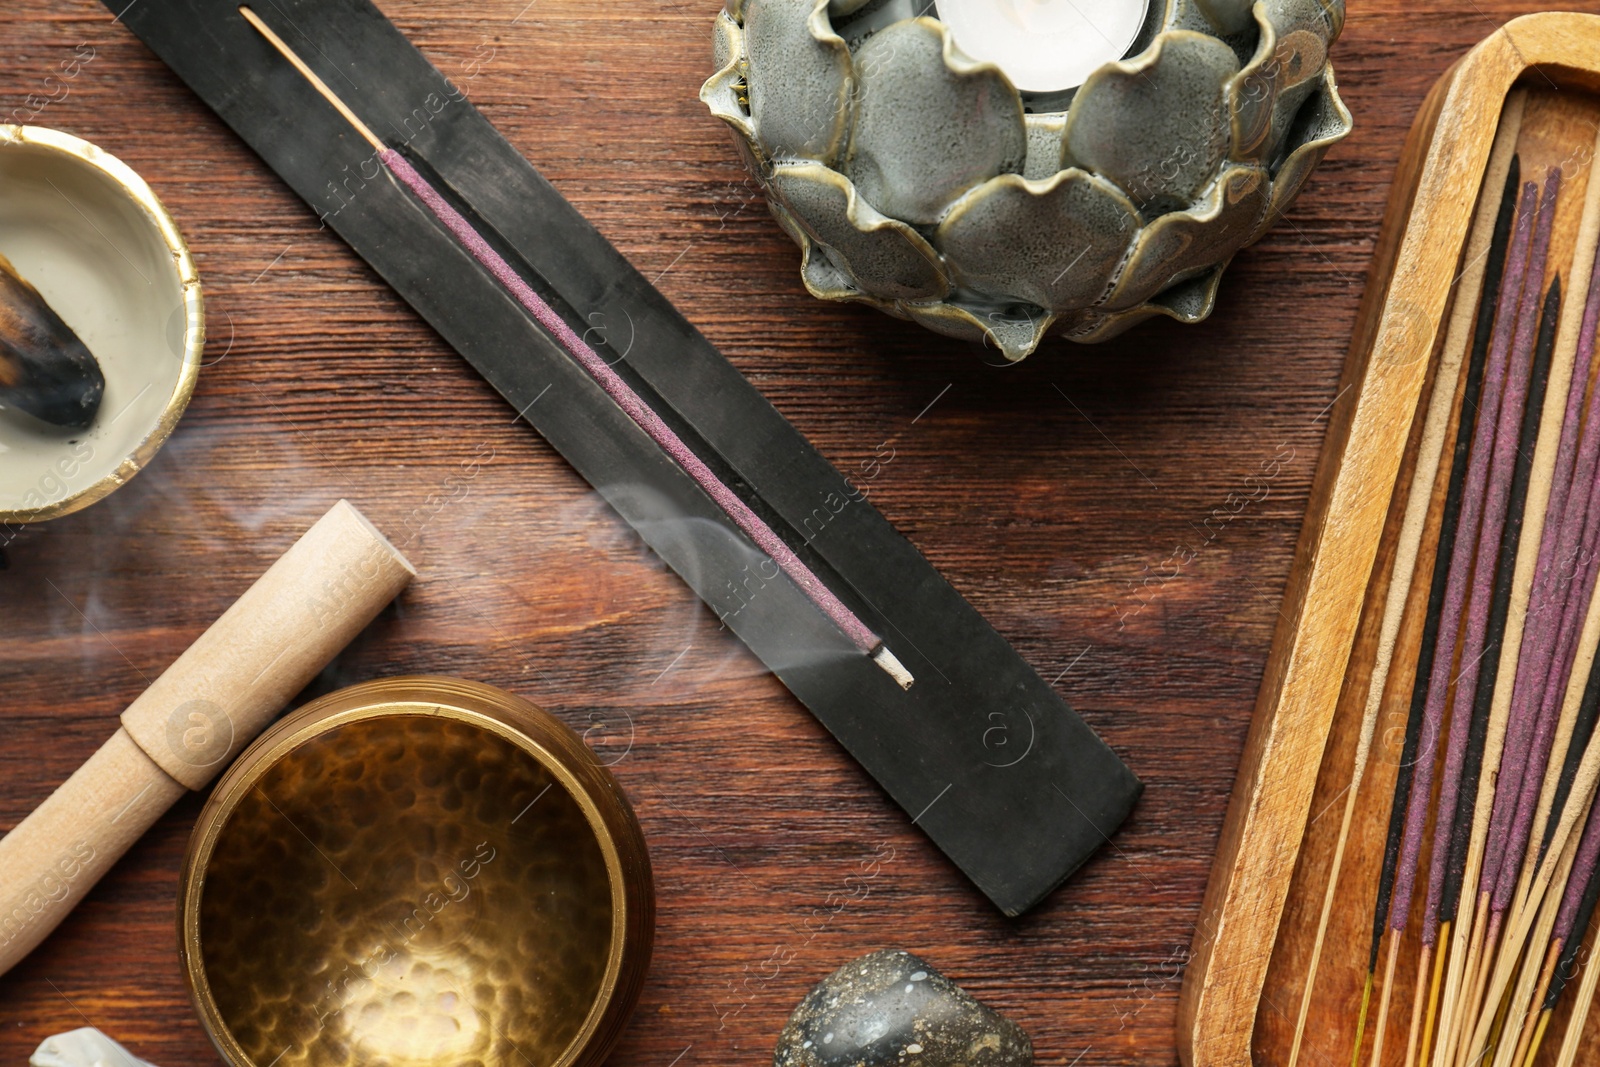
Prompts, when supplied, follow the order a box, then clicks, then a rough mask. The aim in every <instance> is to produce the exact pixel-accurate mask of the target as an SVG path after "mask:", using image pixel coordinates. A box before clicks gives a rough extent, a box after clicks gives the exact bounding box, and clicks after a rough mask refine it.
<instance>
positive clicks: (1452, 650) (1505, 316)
mask: <svg viewBox="0 0 1600 1067" xmlns="http://www.w3.org/2000/svg"><path fill="white" fill-rule="evenodd" d="M1538 197H1539V188H1538V186H1537V185H1536V184H1534V183H1533V182H1528V183H1527V184H1526V185H1524V186H1523V189H1522V202H1521V204H1519V205H1518V208H1517V225H1516V231H1515V235H1514V236H1513V238H1512V245H1511V252H1510V255H1509V257H1508V259H1507V263H1506V274H1505V280H1504V282H1502V284H1501V287H1500V293H1499V296H1498V305H1499V306H1498V309H1497V311H1496V313H1495V327H1494V341H1493V344H1492V345H1491V347H1490V349H1489V361H1488V364H1487V365H1486V366H1485V368H1484V375H1483V397H1482V401H1481V404H1480V406H1479V412H1478V419H1477V424H1476V426H1475V427H1474V428H1473V440H1472V452H1471V453H1470V455H1469V457H1468V460H1467V482H1466V486H1465V489H1464V491H1463V493H1462V494H1461V518H1460V524H1459V527H1458V529H1459V532H1458V534H1457V536H1456V543H1455V546H1454V548H1453V549H1452V551H1451V556H1450V571H1449V578H1448V579H1447V583H1446V587H1445V599H1444V610H1443V611H1442V612H1441V613H1440V617H1439V635H1438V641H1437V645H1436V651H1435V653H1434V659H1433V668H1432V671H1431V673H1430V674H1429V677H1428V699H1427V703H1426V705H1425V706H1424V709H1423V720H1422V738H1421V743H1420V744H1419V746H1418V749H1417V766H1416V773H1415V774H1414V775H1413V777H1412V779H1411V795H1410V796H1409V797H1408V798H1407V800H1406V830H1405V837H1404V839H1403V840H1402V842H1401V845H1400V867H1399V870H1398V871H1397V872H1396V874H1395V883H1394V896H1393V898H1392V900H1391V903H1390V907H1389V927H1390V929H1392V930H1395V931H1400V930H1404V929H1405V927H1406V922H1407V919H1408V918H1409V916H1410V912H1411V895H1412V892H1413V891H1414V890H1415V888H1416V879H1417V868H1418V866H1419V865H1420V858H1421V853H1422V836H1423V832H1424V830H1425V829H1426V828H1427V822H1428V800H1429V799H1430V797H1431V796H1432V794H1433V775H1434V752H1435V750H1436V749H1437V747H1438V743H1439V731H1440V726H1441V723H1442V720H1443V718H1444V705H1445V696H1446V694H1447V692H1448V691H1449V687H1450V672H1451V670H1453V669H1454V666H1455V659H1456V640H1457V637H1458V635H1459V632H1460V625H1461V614H1462V608H1463V606H1464V602H1465V600H1466V594H1467V582H1468V579H1469V577H1470V575H1471V572H1472V557H1473V552H1474V550H1475V549H1476V547H1477V540H1478V539H1477V538H1476V537H1475V536H1473V535H1474V534H1475V533H1476V531H1477V529H1478V526H1479V524H1480V522H1481V518H1482V514H1483V502H1484V497H1485V495H1486V494H1485V490H1486V488H1487V483H1488V478H1489V467H1490V463H1491V461H1492V456H1491V452H1492V450H1493V447H1494V435H1495V424H1496V422H1497V421H1498V417H1499V412H1500V402H1501V398H1502V395H1503V393H1504V390H1505V383H1506V359H1507V356H1508V354H1509V352H1510V348H1511V336H1512V333H1513V331H1514V328H1515V325H1516V308H1517V306H1518V302H1519V301H1518V298H1519V297H1520V295H1521V293H1522V283H1523V279H1524V278H1525V277H1526V275H1527V270H1528V248H1529V245H1530V244H1531V242H1532V237H1533V220H1534V211H1535V208H1536V207H1537V205H1538Z"/></svg>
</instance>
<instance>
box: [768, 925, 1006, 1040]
mask: <svg viewBox="0 0 1600 1067" xmlns="http://www.w3.org/2000/svg"><path fill="white" fill-rule="evenodd" d="M772 1062H773V1065H774V1067H913V1065H914V1067H1033V1043H1032V1042H1031V1041H1029V1040H1028V1035H1027V1032H1026V1031H1024V1030H1023V1029H1022V1027H1020V1026H1018V1025H1017V1024H1016V1023H1014V1022H1012V1021H1011V1020H1010V1019H1007V1018H1006V1017H1005V1016H1003V1015H1001V1014H1000V1013H999V1012H996V1011H994V1010H992V1009H990V1008H986V1007H984V1006H983V1005H982V1004H979V1003H978V1002H977V1001H976V1000H974V999H973V998H972V997H971V996H970V995H969V994H968V993H967V991H966V990H964V989H962V988H961V987H960V986H958V985H956V984H955V983H954V982H952V981H951V980H950V979H948V978H946V977H945V976H944V975H942V974H940V973H939V972H938V971H937V970H935V969H934V968H933V966H932V965H930V964H928V963H927V962H926V961H924V960H922V959H920V958H919V957H917V956H914V955H912V954H911V953H909V952H903V951H900V950H897V949H884V950H881V951H878V952H873V953H869V954H868V955H865V956H862V957H861V958H860V959H857V960H853V961H851V962H850V963H847V964H845V965H844V966H843V967H840V968H839V969H838V970H837V971H834V972H833V973H832V974H830V975H829V976H828V977H826V978H824V979H823V980H822V981H820V982H818V983H817V984H816V985H815V986H814V987H812V990H811V992H809V993H807V994H806V996H805V999H804V1000H802V1001H801V1002H800V1004H799V1006H798V1007H796V1008H795V1010H794V1013H793V1014H792V1015H790V1016H789V1021H788V1023H787V1024H785V1025H784V1028H783V1032H782V1033H781V1034H779V1035H778V1047H777V1051H776V1052H775V1053H774V1054H773V1057H772Z"/></svg>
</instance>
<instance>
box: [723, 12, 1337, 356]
mask: <svg viewBox="0 0 1600 1067" xmlns="http://www.w3.org/2000/svg"><path fill="white" fill-rule="evenodd" d="M920 2H921V4H922V8H921V10H925V11H928V12H929V13H931V12H932V11H933V8H932V7H931V5H929V4H927V3H926V0H920ZM1150 4H1151V8H1150V11H1149V14H1148V16H1147V18H1146V21H1145V23H1144V28H1143V30H1142V31H1141V32H1140V34H1139V36H1138V37H1137V39H1136V40H1135V42H1134V44H1133V46H1132V48H1131V49H1130V51H1129V55H1128V58H1125V59H1123V60H1121V61H1117V62H1111V63H1107V64H1105V65H1104V66H1101V67H1099V68H1098V69H1096V70H1094V72H1093V73H1092V74H1090V75H1089V76H1088V78H1087V80H1085V81H1084V82H1083V84H1082V85H1081V86H1079V87H1077V88H1076V89H1075V90H1068V91H1066V92H1057V93H1050V94H1041V93H1023V92H1019V91H1018V90H1017V89H1016V88H1015V87H1014V86H1013V85H1012V83H1011V81H1010V80H1009V79H1008V78H1007V77H1006V75H1005V74H1004V73H1003V72H1002V71H1001V70H1000V68H999V67H997V66H996V65H994V64H993V63H986V62H978V61H976V60H973V59H971V58H970V57H968V56H967V55H966V54H964V53H963V52H962V51H961V49H960V47H959V46H958V45H957V44H956V42H955V40H954V39H953V38H952V35H951V32H950V30H949V28H948V27H947V26H946V25H945V24H944V23H942V22H940V21H939V20H938V19H936V18H931V17H927V15H926V14H919V10H918V9H917V8H914V7H913V0H869V2H868V3H865V4H862V3H861V2H860V0H727V7H726V9H725V10H724V11H722V12H721V13H719V14H718V16H717V20H716V30H715V42H716V44H715V56H716V63H717V67H718V70H717V72H716V73H715V74H714V75H713V76H712V77H711V78H710V80H709V81H707V82H706V83H705V86H704V87H703V88H702V90H701V93H700V96H701V99H702V100H704V101H705V102H706V103H707V105H709V107H710V108H711V111H712V112H713V113H714V114H715V115H716V116H717V117H719V118H721V119H722V120H723V121H725V122H726V123H728V125H729V126H731V127H732V128H733V130H734V131H735V134H736V136H735V141H736V143H737V144H738V145H739V147H740V149H741V154H742V155H743V156H744V158H745V161H746V163H747V165H748V166H749V168H750V170H751V173H752V174H754V175H755V177H756V179H757V180H758V181H759V182H760V184H761V186H762V188H763V189H764V190H765V191H766V194H767V200H768V205H769V207H770V208H771V210H772V214H773V215H774V217H776V219H777V220H778V223H779V224H780V225H781V226H782V227H783V229H784V230H785V231H786V232H787V233H788V234H789V236H790V237H792V238H793V239H794V241H795V242H796V243H797V244H798V245H799V246H800V248H801V251H802V256H801V268H800V272H801V277H802V279H803V280H804V282H805V285H806V288H807V289H808V290H810V292H811V293H812V295H814V296H817V297H819V298H822V299H824V300H849V301H857V302H862V303H867V304H871V305H872V306H874V307H877V308H879V309H881V310H883V311H886V312H888V313H889V314H891V315H895V316H898V317H901V318H907V319H911V320H912V321H915V322H918V323H921V324H922V325H923V326H926V327H928V328H929V329H932V330H935V331H937V332H939V333H942V334H948V335H950V336H953V337H960V338H966V339H970V340H974V341H980V342H985V343H991V344H993V345H994V346H995V347H996V348H997V349H998V350H999V351H1000V352H1001V353H1003V355H1004V356H1005V357H1006V358H1007V359H1010V360H1017V359H1021V358H1023V357H1024V356H1026V355H1028V354H1029V353H1031V352H1032V351H1033V350H1034V349H1035V348H1036V347H1037V346H1038V345H1039V343H1040V341H1041V340H1042V339H1043V338H1044V336H1045V335H1046V334H1047V333H1052V332H1054V333H1059V334H1062V335H1065V336H1067V337H1069V338H1072V339H1073V340H1077V341H1085V342H1090V341H1100V340H1104V339H1106V338H1109V337H1112V336H1114V335H1116V334H1118V333H1120V332H1122V331H1123V330H1125V329H1127V328H1128V327H1129V326H1131V325H1133V324H1134V323H1137V322H1139V321H1141V320H1143V319H1146V318H1149V317H1151V316H1155V315H1165V316H1167V317H1169V318H1174V319H1178V320H1179V321H1182V322H1190V323H1192V322H1198V321H1200V320H1201V319H1204V318H1205V317H1206V316H1207V315H1209V314H1210V312H1211V309H1212V306H1213V305H1214V303H1215V300H1216V293H1217V286H1218V283H1219V282H1220V280H1221V276H1222V271H1223V269H1224V268H1225V267H1226V266H1227V264H1228V262H1229V260H1230V259H1232V257H1233V256H1234V254H1235V253H1236V252H1238V251H1239V249H1241V248H1243V247H1244V246H1245V245H1248V244H1250V243H1251V242H1253V241H1255V240H1257V239H1258V238H1259V237H1260V236H1261V235H1262V234H1263V233H1264V232H1265V231H1266V230H1267V228H1268V227H1269V226H1271V225H1272V224H1273V223H1274V222H1275V221H1277V219H1278V218H1279V217H1280V216H1281V215H1282V214H1283V212H1284V211H1285V210H1286V209H1287V208H1288V206H1289V204H1290V203H1291V202H1292V201H1293V200H1294V198H1295V195H1296V194H1297V193H1298V192H1299V191H1300V189H1301V187H1302V186H1303V185H1304V183H1305V181H1306V178H1307V177H1308V176H1309V175H1310V174H1311V172H1312V170H1313V169H1314V168H1315V167H1316V165H1317V163H1319V162H1320V161H1321V159H1322V157H1323V155H1324V154H1325V153H1326V151H1327V149H1328V147H1329V146H1330V145H1332V144H1333V143H1335V142H1336V141H1338V140H1340V139H1341V138H1343V137H1344V136H1345V135H1346V134H1348V133H1349V132H1350V129H1351V121H1350V113H1349V111H1348V110H1347V109H1346V108H1345V106H1344V104H1343V102H1342V101H1341V100H1340V99H1339V93H1338V89H1337V87H1336V85H1335V82H1334V76H1333V69H1332V67H1331V66H1330V65H1329V64H1328V47H1329V45H1330V44H1332V42H1333V41H1334V40H1335V39H1336V38H1337V37H1338V35H1339V31H1340V29H1341V28H1342V27H1343V24H1344V2H1343V0H1256V2H1255V3H1253V4H1252V3H1250V2H1249V0H1150Z"/></svg>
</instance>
